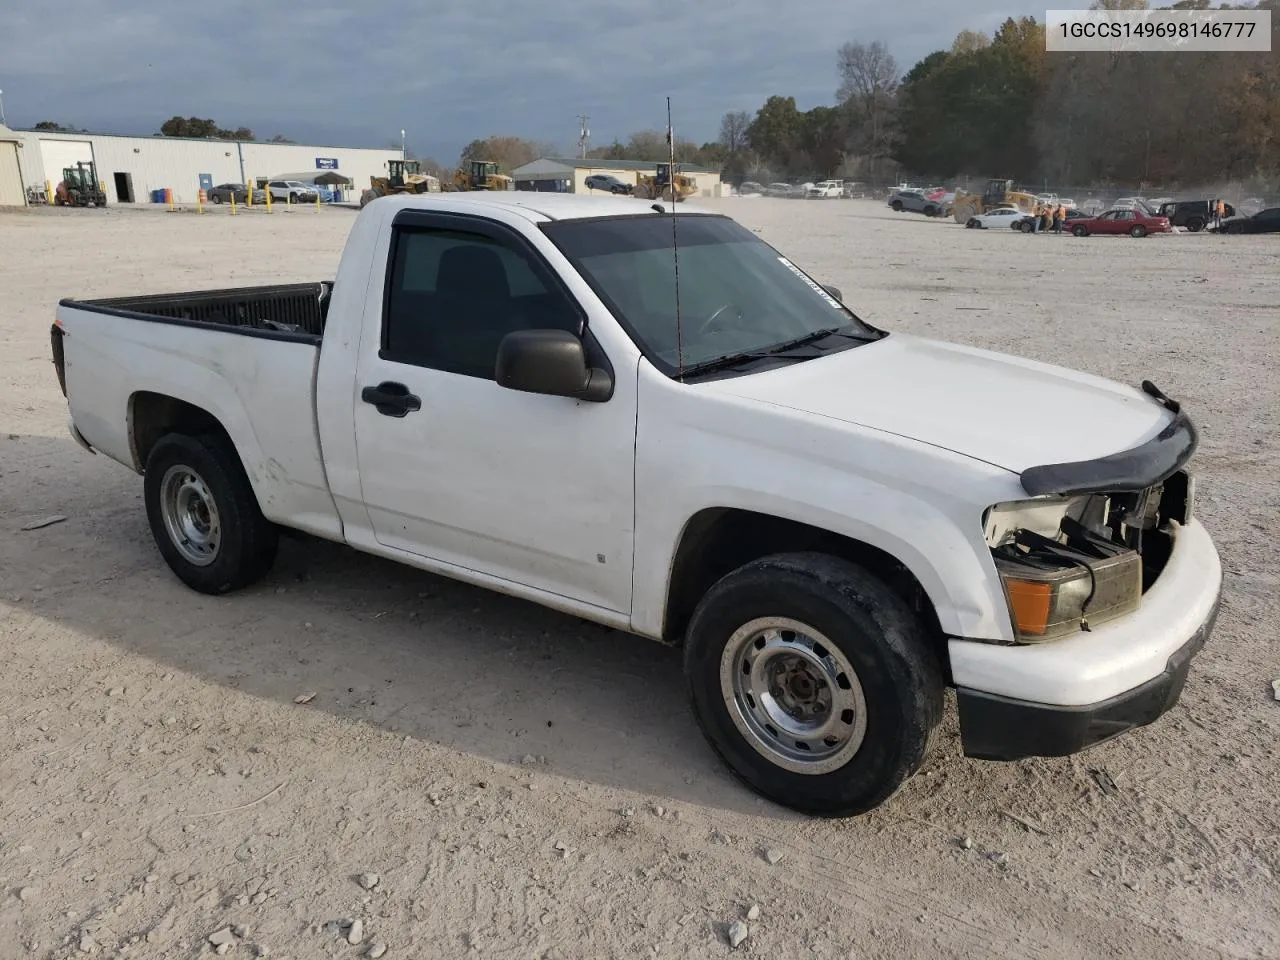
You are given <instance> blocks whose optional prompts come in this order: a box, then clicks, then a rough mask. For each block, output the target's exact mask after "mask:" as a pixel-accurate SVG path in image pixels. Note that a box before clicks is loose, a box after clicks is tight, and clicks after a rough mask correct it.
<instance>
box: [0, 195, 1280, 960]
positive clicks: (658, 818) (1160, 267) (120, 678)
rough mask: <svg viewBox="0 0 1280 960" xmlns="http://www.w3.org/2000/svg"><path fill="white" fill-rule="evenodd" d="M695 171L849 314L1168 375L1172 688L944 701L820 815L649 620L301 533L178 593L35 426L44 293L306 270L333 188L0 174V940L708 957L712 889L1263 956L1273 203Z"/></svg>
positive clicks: (1272, 876) (1062, 936)
mask: <svg viewBox="0 0 1280 960" xmlns="http://www.w3.org/2000/svg"><path fill="white" fill-rule="evenodd" d="M719 205H720V206H721V208H722V209H725V210H729V211H730V212H732V213H734V214H735V215H737V216H739V217H740V218H741V219H742V220H743V221H744V222H745V223H747V224H748V225H750V226H751V227H753V228H756V229H758V230H759V231H760V233H761V234H762V235H763V236H764V237H765V238H766V239H768V240H769V241H771V242H773V243H774V244H775V245H777V246H779V247H781V248H782V249H783V250H784V251H786V252H787V253H788V254H789V255H791V256H792V257H794V258H795V259H796V260H797V261H798V262H800V263H802V264H804V265H805V266H806V267H808V268H810V269H811V270H812V271H813V272H815V273H816V274H817V275H819V276H820V277H821V278H822V279H824V280H826V281H828V282H832V283H835V284H837V285H838V286H840V287H841V288H843V290H844V293H845V297H846V300H847V301H848V302H849V303H850V304H851V305H854V307H855V309H856V310H858V311H859V312H861V313H863V314H864V315H865V316H866V317H867V318H868V319H869V320H871V321H872V322H873V323H877V324H880V325H884V326H887V327H890V328H894V329H901V330H906V331H911V332H915V333H920V334H925V335H930V336H936V337H940V338H944V339H948V340H955V341H960V342H963V343H969V344H976V345H979V346H984V347H992V348H996V349H1001V350H1006V351H1010V352H1013V353H1018V354H1022V355H1024V356H1028V357H1033V358H1036V359H1040V360H1048V361H1053V362H1060V363H1064V364H1067V365H1071V366H1075V367H1079V368H1083V369H1085V370H1089V371H1091V372H1094V373H1098V374H1102V375H1104V376H1109V377H1113V378H1116V379H1119V380H1123V381H1126V382H1129V383H1134V384H1136V383H1137V382H1139V381H1140V380H1141V379H1142V378H1144V377H1147V378H1150V379H1152V380H1154V381H1155V382H1156V383H1157V384H1158V385H1159V386H1160V387H1162V388H1163V389H1165V390H1166V391H1167V392H1168V393H1169V394H1171V395H1172V396H1174V397H1175V398H1177V399H1179V400H1182V401H1184V402H1185V403H1186V405H1187V406H1188V407H1189V409H1190V410H1191V412H1192V414H1193V416H1194V417H1195V418H1196V419H1197V421H1198V422H1199V424H1200V426H1201V430H1202V444H1201V449H1200V453H1199V454H1198V462H1199V468H1200V470H1201V471H1202V473H1201V480H1200V484H1201V485H1200V500H1199V511H1200V514H1201V516H1202V517H1203V519H1204V521H1205V523H1206V524H1207V526H1208V527H1209V529H1210V531H1211V532H1212V534H1213V535H1214V536H1215V538H1216V539H1217V542H1218V545H1219V549H1220V551H1221V553H1222V556H1223V562H1224V567H1225V570H1226V596H1225V601H1224V608H1223V611H1222V614H1221V617H1220V619H1219V626H1218V630H1217V633H1216V635H1215V636H1214V637H1213V639H1212V642H1211V644H1210V646H1209V647H1207V648H1206V650H1205V651H1204V653H1203V654H1202V655H1201V657H1200V658H1198V659H1197V660H1196V661H1195V667H1194V669H1193V672H1192V675H1191V679H1190V681H1189V683H1188V686H1187V688H1186V692H1185V694H1184V697H1183V701H1182V703H1181V704H1180V705H1179V706H1178V707H1177V708H1176V709H1175V710H1174V711H1173V712H1172V713H1171V714H1169V715H1168V716H1166V717H1165V718H1163V719H1162V720H1161V721H1160V722H1159V723H1158V724H1157V725H1155V726H1153V727H1149V728H1146V729H1144V730H1141V731H1138V732H1135V733H1133V734H1131V735H1129V736H1126V737H1123V738H1121V739H1120V740H1119V741H1118V742H1114V743H1110V744H1106V745H1103V746H1101V747H1099V748H1097V749H1096V750H1094V751H1091V752H1088V753H1086V754H1083V755H1080V756H1077V757H1075V758H1071V759H1063V760H1053V761H1029V762H1023V763H1017V764H1012V765H998V764H988V763H981V762H977V761H968V760H965V759H963V758H962V757H960V755H959V743H958V739H957V731H956V724H955V720H954V715H951V716H949V718H948V720H947V724H946V727H945V729H944V732H943V733H944V735H943V736H942V737H941V741H940V745H939V748H938V749H937V751H936V752H935V754H934V755H933V757H932V758H931V760H930V762H929V763H928V765H927V766H926V768H925V769H924V770H923V771H922V773H921V775H920V776H918V777H917V778H916V779H914V780H913V781H912V782H910V783H909V784H908V785H907V786H906V787H905V788H904V789H903V790H902V791H901V792H900V793H899V794H898V795H897V796H896V797H895V798H894V799H893V800H891V801H890V802H889V803H888V804H887V805H886V806H884V807H882V808H881V809H880V810H878V811H876V812H875V813H873V814H871V815H868V816H866V817H863V818H860V819H855V820H847V821H836V822H824V821H817V820H810V819H806V818H803V817H799V816H796V815H793V814H791V813H789V812H787V811H784V810H781V809H779V808H777V807H774V806H772V805H770V804H767V803H765V802H763V801H760V800H758V799H757V798H756V797H755V796H754V795H753V794H750V793H749V792H747V791H746V790H745V789H744V788H742V787H740V786H739V785H738V784H737V782H736V781H734V780H733V779H731V777H730V776H729V775H728V774H727V773H726V771H725V770H724V769H723V768H722V767H721V766H720V764H719V763H718V762H717V761H716V759H715V758H714V757H713V755H712V754H711V752H710V750H709V749H708V748H707V747H706V746H705V745H704V743H703V741H702V739H701V737H700V735H699V734H698V732H697V729H696V726H695V724H694V722H693V718H692V716H691V715H690V713H689V710H688V709H687V707H686V705H685V701H684V694H683V688H682V684H681V677H680V665H679V657H678V654H677V653H676V652H675V651H672V650H668V649H664V648H661V647H659V646H658V645H656V644H652V643H650V642H648V641H645V640H640V639H636V638H631V637H628V636H625V635H621V634H618V633H615V632H610V631H606V630H602V629H600V628H598V627H595V626H591V625H587V624H583V623H581V622H578V621H576V620H573V619H571V618H568V617H564V616H560V615H557V614H553V613H550V612H546V611H544V610H542V609H540V608H537V607H534V606H531V605H529V604H526V603H523V602H519V601H515V600H509V599H505V598H502V597H498V596H494V595H490V594H488V593H485V592H483V591H481V590H478V589H473V588H470V587H466V586H462V585H459V584H457V583H453V582H450V581H446V580H442V579H438V578H435V577H431V576H428V575H426V574H421V573H417V572H414V571H412V570H409V569H407V568H403V567H399V566H396V565H393V564H390V563H386V562H383V561H380V560H375V559H371V558H368V557H365V556H362V555H360V554H356V553H354V552H350V551H347V550H345V549H341V548H338V547H335V546H331V545H326V544H315V543H298V542H286V543H285V545H284V547H283V549H282V554H281V558H280V561H279V563H278V564H277V566H276V568H275V571H274V573H273V575H272V576H271V578H270V579H269V581H268V582H266V583H264V584H262V585H260V586H258V587H256V588H254V589H251V590H249V591H246V592H244V593H241V594H238V595H235V596H231V597H226V598H220V599H211V598H208V597H203V596H199V595H197V594H195V593H193V592H191V591H189V590H187V589H185V588H184V587H182V586H181V585H179V583H178V582H177V580H176V579H175V578H174V577H173V576H172V575H170V573H169V572H168V570H167V568H165V567H164V566H163V564H162V562H161V560H160V558H159V555H158V554H157V552H156V550H155V548H154V546H153V544H152V542H151V537H150V533H149V531H148V529H147V525H146V520H145V518H144V515H143V510H142V505H141V501H140V492H141V481H140V479H139V478H138V477H136V476H134V475H132V474H131V473H129V472H128V471H127V470H125V469H124V468H122V467H120V466H118V465H116V464H113V463H111V462H108V461H106V460H105V459H104V458H102V457H95V456H91V455H90V454H88V453H86V452H84V451H83V450H81V449H80V448H79V447H77V446H76V445H75V444H74V443H73V442H72V441H71V439H70V438H69V437H68V435H67V432H66V428H65V417H66V407H65V402H64V400H63V398H62V396H61V394H60V393H59V391H58V387H57V383H56V381H55V379H54V375H53V370H52V368H51V366H50V363H49V342H48V327H49V323H50V321H51V320H52V317H53V312H54V307H55V304H56V302H57V300H58V299H59V298H61V297H64V296H108V295H120V294H130V293H143V292H162V291H165V290H179V289H186V288H196V287H213V286H224V285H231V284H247V283H254V282H269V281H276V280H309V279H320V278H325V277H331V276H332V275H333V273H334V271H335V270H336V267H337V263H338V257H339V254H340V251H341V249H342V244H343V241H344V239H345V237H346V233H347V230H348V229H349V227H350V224H351V222H352V220H353V218H354V216H355V214H354V212H351V211H344V210H325V211H324V212H323V213H315V212H313V211H309V210H307V211H301V210H300V211H294V212H292V213H285V212H279V213H277V214H276V215H273V216H270V217H268V216H266V215H263V214H261V213H258V214H256V215H246V216H240V217H237V218H235V219H232V218H231V217H229V216H227V215H226V213H225V211H213V212H211V213H210V214H209V215H206V216H204V217H198V216H195V215H179V214H172V215H168V214H163V213H159V212H153V211H143V210H138V211H123V210H120V209H109V210H106V211H94V210H86V211H78V212H71V211H47V210H46V211H41V212H36V213H15V214H8V215H0V646H2V648H3V650H4V652H5V659H6V663H5V670H4V671H3V673H2V674H0V729H3V731H4V735H5V737H4V739H5V743H6V744H7V745H8V749H9V751H10V752H9V754H8V756H7V757H6V758H5V761H4V765H3V776H2V777H0V897H2V899H0V958H4V960H7V958H10V957H28V956H34V957H68V956H73V955H74V956H78V955H80V952H81V951H84V952H85V953H88V954H93V955H97V956H106V957H116V956H132V957H166V958H168V957H193V956H199V955H206V954H208V955H212V953H213V951H214V947H213V945H212V944H210V943H209V942H208V941H207V938H208V937H209V935H210V934H212V933H214V932H215V931H219V930H221V929H222V928H224V927H227V926H232V927H237V925H242V926H243V928H244V929H243V930H239V932H240V933H241V934H242V935H241V936H238V937H236V938H235V939H236V946H235V947H234V952H233V953H232V955H233V956H256V955H258V953H257V951H259V950H263V949H264V948H267V947H269V948H270V952H271V956H272V957H277V956H279V957H317V956H320V957H351V958H355V957H360V956H364V955H366V952H367V950H368V947H369V945H371V944H373V943H375V942H385V943H386V944H387V945H389V951H388V953H387V956H388V957H391V958H395V957H415V958H434V957H456V956H464V955H470V956H481V957H521V958H532V957H561V958H582V957H620V958H621V957H626V958H634V957H650V956H654V957H715V956H725V955H728V954H729V953H730V948H729V946H728V944H727V943H726V940H725V928H726V926H727V925H728V924H729V923H730V922H732V921H734V920H737V919H739V918H741V917H743V916H744V915H745V913H746V911H747V910H748V908H749V907H751V906H752V905H756V906H758V908H759V918H758V919H756V920H752V921H750V922H749V923H748V926H749V929H750V937H749V939H748V940H747V941H746V942H745V943H744V944H743V945H742V946H741V947H739V948H738V950H737V951H736V953H738V954H743V955H747V956H756V957H786V958H791V957H815V958H828V957H841V958H845V957H858V958H862V957H885V958H895V960H898V958H904V960H905V958H930V960H933V958H936V957H939V956H941V957H975V958H989V957H992V956H995V957H1010V958H1029V957H1035V958H1059V957H1071V958H1083V957H1128V958H1135V960H1152V958H1159V957H1178V958H1195V957H1280V802H1278V801H1277V793H1278V792H1280V703H1276V702H1275V701H1274V700H1273V699H1272V697H1271V690H1270V682H1271V680H1272V679H1273V678H1276V677H1280V653H1278V652H1277V650H1278V647H1277V643H1276V633H1277V625H1278V624H1280V610H1278V609H1277V599H1276V598H1277V596H1278V595H1280V591H1278V589H1277V588H1278V584H1277V570H1280V547H1278V546H1277V541H1278V539H1280V526H1278V525H1277V521H1276V517H1277V508H1278V507H1280V496H1278V494H1277V490H1278V488H1277V484H1276V476H1277V474H1280V455H1278V454H1277V450H1276V446H1275V440H1276V436H1277V423H1276V421H1277V416H1278V415H1280V369H1278V367H1280V312H1278V305H1280V296H1277V293H1278V291H1280V270H1278V269H1277V260H1278V258H1277V254H1280V238H1275V237H1241V238H1218V237H1214V236H1209V235H1205V234H1199V235H1179V236H1172V237H1157V238H1148V239H1144V240H1132V239H1129V238H1091V239H1085V240H1078V239H1075V238H1071V237H1054V236H1034V237H1026V236H1022V235H1016V234H1013V233H1012V232H1011V231H1001V232H995V231H991V232H985V233H982V232H975V231H967V230H964V229H962V228H961V227H959V226H957V225H955V224H952V223H950V222H939V221H930V220H926V219H924V218H922V217H919V216H913V215H894V214H893V213H891V212H890V211H888V210H887V209H885V208H884V207H882V206H881V205H879V204H877V203H873V202H870V201H867V202H860V201H812V202H797V201H781V200H736V201H721V202H720V203H719ZM1010 402H1011V403H1012V402H1017V400H1016V398H1014V397H1011V398H1010ZM50 514H60V515H64V516H66V517H67V519H66V521H65V522H62V523H59V524H56V525H53V526H49V527H45V528H44V529H40V530H34V531H26V532H24V531H22V530H21V529H20V528H21V527H22V526H23V525H25V524H26V523H28V522H29V521H31V520H34V519H37V518H39V517H42V516H45V515H50ZM309 694H314V699H312V700H311V701H310V702H308V703H306V704H304V705H299V704H297V703H295V698H298V697H300V696H303V695H309ZM965 838H968V840H967V841H966V840H965ZM765 851H774V852H775V853H779V854H781V855H782V858H781V860H779V861H778V862H776V863H775V864H772V865H771V864H770V863H769V862H768V860H767V859H766V857H765V856H764V854H765ZM364 873H375V874H377V875H378V880H377V883H376V884H370V880H371V879H372V878H365V883H364V885H362V884H361V882H360V875H361V874H364ZM365 886H372V889H368V890H367V889H365ZM344 918H345V919H347V920H352V919H356V918H359V919H361V920H362V921H363V928H364V940H363V943H362V944H361V945H359V946H353V945H349V944H348V943H347V942H346V939H345V937H340V935H339V933H338V932H337V930H338V927H337V923H336V922H337V921H340V920H343V919H344ZM237 929H238V927H237Z"/></svg>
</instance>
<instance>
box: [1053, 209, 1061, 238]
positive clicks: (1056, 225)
mask: <svg viewBox="0 0 1280 960" xmlns="http://www.w3.org/2000/svg"><path fill="white" fill-rule="evenodd" d="M1053 232H1054V233H1062V205H1061V204H1058V205H1057V206H1055V207H1054V208H1053Z"/></svg>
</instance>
